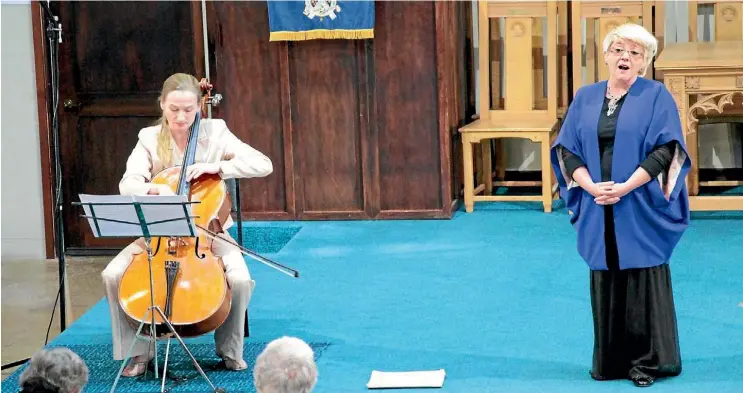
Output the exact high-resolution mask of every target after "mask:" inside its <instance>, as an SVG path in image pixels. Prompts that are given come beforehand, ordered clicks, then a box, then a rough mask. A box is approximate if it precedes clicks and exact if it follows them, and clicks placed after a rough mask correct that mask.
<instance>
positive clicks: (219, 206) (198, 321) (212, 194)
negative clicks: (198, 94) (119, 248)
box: [119, 117, 232, 337]
mask: <svg viewBox="0 0 743 393" xmlns="http://www.w3.org/2000/svg"><path fill="white" fill-rule="evenodd" d="M198 123H199V118H198V117H197V119H196V121H195V123H194V127H193V129H195V130H198ZM193 129H192V131H191V133H192V136H191V137H190V138H189V147H188V149H187V152H186V154H185V155H184V163H183V165H181V166H174V167H170V168H167V169H164V170H162V171H161V172H160V173H158V174H157V175H156V176H155V177H154V178H153V179H152V183H155V184H164V185H167V186H169V187H170V189H171V190H173V191H174V193H176V194H185V195H189V198H188V199H189V200H190V201H192V202H197V201H198V202H200V203H195V204H192V205H191V216H194V218H193V220H194V221H195V224H196V226H197V231H198V233H197V237H194V238H190V237H153V238H151V239H150V248H151V250H152V254H153V255H152V288H153V291H150V287H151V286H150V261H149V258H148V253H147V252H143V253H141V254H137V255H135V256H134V257H133V259H132V261H131V262H130V264H129V265H128V267H127V268H126V270H125V271H124V274H123V275H122V276H121V279H120V281H119V305H120V307H121V308H122V310H123V311H124V314H125V315H126V316H127V321H128V322H129V324H130V325H131V326H133V327H134V328H135V329H136V328H138V327H139V325H140V323H142V322H144V326H143V332H147V334H150V333H149V332H150V331H151V325H152V313H148V309H149V308H150V306H152V297H151V295H150V294H151V293H154V306H157V307H159V308H160V310H162V311H163V313H164V314H165V316H166V317H167V318H168V321H169V322H170V323H171V325H172V326H173V328H174V330H175V332H176V333H178V335H180V336H182V337H195V336H199V335H202V334H206V333H209V332H211V331H213V330H215V329H216V328H218V327H219V326H221V325H222V323H224V321H225V319H227V316H228V315H229V312H230V307H231V304H232V292H231V290H230V286H229V283H228V281H227V275H226V273H225V267H224V263H223V261H222V259H221V258H220V257H218V256H216V255H214V254H213V253H212V251H211V244H212V241H211V240H208V238H207V236H206V235H205V234H204V231H203V230H202V229H199V228H198V227H202V228H209V229H210V230H211V229H212V228H215V227H216V228H217V229H218V230H217V232H219V231H221V226H222V224H223V223H224V222H225V221H226V220H227V218H228V217H229V215H230V209H231V203H230V198H229V195H228V193H227V186H226V184H225V182H224V181H223V180H222V179H221V178H220V177H219V175H216V174H203V175H201V176H199V178H197V179H195V180H193V181H192V182H190V183H186V182H184V181H182V179H183V178H185V174H186V172H185V168H186V167H188V165H190V164H192V163H193V157H194V153H195V144H196V143H195V142H196V136H197V134H198V132H194V131H193ZM192 142H193V143H192ZM191 145H193V146H191ZM189 150H190V154H189ZM152 312H154V315H155V324H156V326H155V330H156V332H157V336H158V337H160V336H165V335H168V334H170V329H168V327H167V325H165V324H164V323H163V320H162V318H161V316H160V314H159V313H157V312H156V311H154V310H153V311H152Z"/></svg>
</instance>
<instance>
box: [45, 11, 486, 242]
mask: <svg viewBox="0 0 743 393" xmlns="http://www.w3.org/2000/svg"><path fill="white" fill-rule="evenodd" d="M52 6H53V10H54V12H55V13H57V15H59V17H60V21H61V23H62V27H63V37H64V39H63V43H62V44H60V52H59V67H60V68H59V70H60V73H59V86H60V97H59V111H60V112H59V113H60V117H59V118H60V151H61V153H60V154H61V168H62V187H61V189H62V197H63V201H64V204H65V209H64V227H65V243H66V245H65V247H66V249H67V250H68V252H69V253H70V254H72V255H74V254H91V253H104V254H111V253H115V252H116V251H118V250H119V249H121V248H122V247H123V246H124V245H126V244H127V243H128V242H130V241H131V240H132V239H113V240H112V239H95V238H94V237H93V235H92V233H91V231H90V228H89V226H88V224H87V222H86V221H85V220H84V219H82V218H81V217H80V213H81V209H76V208H75V207H72V206H69V204H70V203H71V202H75V201H78V195H79V194H81V193H89V194H118V192H119V189H118V182H119V180H120V179H121V176H122V174H123V173H124V170H125V167H126V160H127V157H128V155H129V154H130V152H131V150H132V149H133V148H134V146H135V144H136V142H137V134H138V131H139V130H140V129H141V128H143V127H146V126H148V125H151V124H153V123H154V122H155V121H156V120H157V119H158V117H159V116H160V109H159V105H158V103H157V101H158V96H159V93H160V89H161V87H162V82H163V81H164V80H165V79H166V78H167V77H168V76H170V75H171V74H173V73H176V72H187V73H191V74H193V75H195V76H196V77H197V78H200V77H204V76H205V75H206V73H205V71H206V65H207V61H206V59H205V56H204V54H205V53H206V54H207V55H208V67H209V76H210V79H211V81H212V83H213V84H214V86H215V88H214V93H219V94H221V95H222V97H223V100H222V101H221V102H220V103H219V105H218V106H216V107H214V108H213V111H212V116H213V117H219V118H222V119H224V120H225V121H226V122H227V124H228V126H229V127H230V129H231V130H232V132H234V133H235V134H236V135H237V136H238V137H239V138H240V139H242V140H243V141H245V142H246V143H248V144H250V145H251V146H253V147H255V148H256V149H258V150H260V151H262V152H264V153H265V154H267V155H268V156H269V157H270V158H271V160H272V161H273V163H274V172H273V173H272V174H271V175H270V176H268V177H266V178H260V179H247V180H242V181H241V183H240V187H241V204H242V206H241V207H240V211H241V214H242V217H243V219H246V220H250V219H261V220H307V219H387V218H448V217H450V216H451V213H452V207H453V204H454V201H455V199H456V198H455V197H456V194H457V193H458V192H459V190H460V188H461V176H460V175H459V170H458V169H457V168H458V167H459V164H458V160H459V159H458V158H457V152H456V149H457V146H458V143H457V141H456V138H457V133H456V129H457V127H458V126H459V125H461V124H464V122H465V121H466V119H467V118H468V117H469V116H471V115H472V114H473V112H474V102H473V97H474V96H473V95H472V94H471V93H472V92H471V89H470V88H469V86H470V85H471V75H470V74H469V73H467V72H465V70H466V68H467V64H466V63H467V62H468V59H469V56H470V55H471V54H470V53H469V50H468V49H467V50H466V48H467V45H466V42H467V40H468V35H469V34H468V30H467V29H468V28H470V27H469V23H468V22H469V19H470V18H469V14H468V7H469V5H468V4H466V2H452V3H449V2H433V1H432V2H377V4H376V20H377V22H376V26H375V38H374V39H372V40H313V41H303V42H290V43H287V42H269V41H268V34H269V25H268V12H267V5H266V3H265V2H206V3H205V8H206V18H205V19H206V27H207V33H206V36H207V39H206V41H207V43H206V47H205V44H204V35H203V34H204V31H203V25H204V23H203V21H204V17H203V15H204V14H203V13H202V2H59V3H52ZM35 7H38V5H36V6H35ZM37 10H38V8H37ZM37 38H38V37H37ZM37 45H38V42H37ZM37 64H39V63H38V59H37ZM42 138H48V135H46V134H45V133H44V132H42ZM42 145H43V143H42ZM46 159H47V161H49V158H48V157H46ZM45 171H46V173H44V176H43V178H44V180H45V184H44V188H45V194H46V197H47V202H48V201H49V200H50V198H51V196H50V195H51V190H52V188H53V186H52V185H51V183H52V182H53V179H54V176H53V172H52V170H51V169H45ZM45 211H46V213H47V214H46V218H47V223H49V224H51V216H50V214H51V212H50V209H49V208H48V207H47V208H46V209H45ZM47 234H50V231H47ZM47 237H48V238H49V236H47ZM47 251H48V254H50V253H51V254H53V244H52V243H51V239H49V240H48V248H47Z"/></svg>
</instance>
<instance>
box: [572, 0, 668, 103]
mask: <svg viewBox="0 0 743 393" xmlns="http://www.w3.org/2000/svg"><path fill="white" fill-rule="evenodd" d="M570 5H571V7H572V10H571V11H572V12H571V15H572V23H571V25H572V26H571V27H572V34H571V36H572V40H573V42H572V47H573V50H572V53H573V94H575V92H577V91H578V89H579V88H580V87H581V86H584V85H588V84H591V83H595V82H598V81H601V80H606V79H608V78H609V70H608V68H607V67H606V66H605V64H604V55H603V53H604V51H603V43H604V38H605V37H606V35H607V34H608V33H609V32H610V31H611V30H613V29H614V28H616V27H617V26H619V25H622V24H624V23H636V24H638V25H642V26H643V27H645V29H647V30H648V31H649V32H650V33H652V34H653V35H654V36H655V38H657V39H658V53H660V51H661V50H662V48H663V42H664V40H665V38H664V35H663V30H664V27H663V18H664V13H665V11H664V7H663V1H625V0H613V1H600V0H583V1H577V0H576V1H571V2H570ZM653 8H655V18H653ZM584 23H585V30H586V33H585V35H584V34H583V24H584ZM584 39H585V42H586V44H585V50H584V48H583V40H584ZM584 63H585V75H584V66H583V64H584ZM645 77H646V78H648V79H652V78H655V69H654V68H653V66H652V65H651V66H650V68H649V69H648V72H647V74H646V75H645Z"/></svg>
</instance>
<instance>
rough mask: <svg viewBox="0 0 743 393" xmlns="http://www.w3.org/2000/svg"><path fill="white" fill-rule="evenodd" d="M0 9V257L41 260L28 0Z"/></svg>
mask: <svg viewBox="0 0 743 393" xmlns="http://www.w3.org/2000/svg"><path fill="white" fill-rule="evenodd" d="M0 13H1V14H2V31H1V32H0V33H1V34H2V43H1V45H2V46H1V47H0V49H2V55H1V56H2V57H1V59H2V64H0V66H1V67H2V80H1V81H0V83H1V84H2V97H1V99H2V121H1V124H0V127H2V128H0V130H2V135H1V136H0V138H1V139H0V145H1V146H2V149H1V150H0V159H1V161H0V169H2V184H1V187H2V188H0V194H1V196H2V201H1V202H2V204H0V208H1V209H2V215H1V216H0V221H1V224H2V228H0V235H1V236H2V244H1V246H0V251H1V252H2V256H1V258H2V261H6V260H10V259H27V258H34V259H36V258H45V254H46V253H45V242H44V216H43V200H42V195H41V168H40V165H41V164H40V152H39V125H38V118H37V111H36V80H35V78H36V76H35V75H36V74H35V70H34V54H33V33H32V31H31V4H30V3H29V2H6V1H3V2H2V5H0Z"/></svg>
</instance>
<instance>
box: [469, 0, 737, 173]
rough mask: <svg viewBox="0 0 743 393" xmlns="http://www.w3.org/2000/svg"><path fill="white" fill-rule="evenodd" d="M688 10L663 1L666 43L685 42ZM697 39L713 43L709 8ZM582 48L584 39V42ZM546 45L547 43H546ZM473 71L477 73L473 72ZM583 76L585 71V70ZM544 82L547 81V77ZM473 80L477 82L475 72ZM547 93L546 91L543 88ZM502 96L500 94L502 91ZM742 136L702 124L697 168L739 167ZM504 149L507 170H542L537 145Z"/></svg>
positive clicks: (510, 143)
mask: <svg viewBox="0 0 743 393" xmlns="http://www.w3.org/2000/svg"><path fill="white" fill-rule="evenodd" d="M477 15H478V10H477V2H476V1H474V0H473V7H472V18H473V30H474V32H473V33H474V35H473V37H477V36H478V35H477V34H478V33H477V32H478V23H477ZM688 21H689V7H688V2H685V1H666V2H665V33H666V34H665V37H666V41H665V44H666V45H667V44H670V43H674V42H687V41H688V28H689V22H688ZM698 26H699V29H698V31H699V38H698V39H699V40H700V41H712V40H713V37H712V34H711V31H712V28H713V27H714V15H713V14H712V7H711V5H707V6H700V8H699V19H698ZM583 32H584V34H583V36H584V37H585V22H584V23H583ZM473 43H474V46H475V58H474V61H473V63H474V65H475V68H477V66H478V64H479V63H478V60H477V58H478V55H477V50H476V49H477V45H478V43H477V39H474V40H473ZM583 44H584V45H585V38H584V40H583ZM545 45H546V41H545ZM475 71H476V70H475ZM584 74H585V69H584ZM544 80H545V81H546V80H547V78H546V75H545V78H544ZM475 81H476V82H477V81H478V78H477V73H475ZM545 91H546V88H545ZM501 94H503V92H502V91H501ZM479 98H480V95H479V89H477V87H476V94H475V99H476V102H477V103H478V105H479ZM741 145H743V135H741V133H740V132H735V131H734V130H733V129H732V126H731V125H728V124H713V125H702V126H700V129H699V167H700V168H717V169H720V168H741V167H743V157H741V150H743V149H742V146H741ZM504 146H505V149H506V169H507V170H514V171H539V170H540V169H541V156H540V154H539V145H538V144H537V143H534V142H531V141H529V140H525V139H507V140H506V141H505V143H504Z"/></svg>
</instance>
